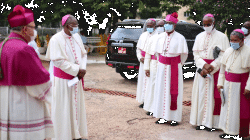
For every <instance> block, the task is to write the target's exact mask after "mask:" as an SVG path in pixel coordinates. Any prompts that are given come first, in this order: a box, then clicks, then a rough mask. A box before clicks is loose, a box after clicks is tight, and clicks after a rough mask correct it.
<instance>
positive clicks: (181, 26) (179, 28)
mask: <svg viewBox="0 0 250 140" xmlns="http://www.w3.org/2000/svg"><path fill="white" fill-rule="evenodd" d="M175 31H177V32H178V33H180V34H182V35H183V36H184V37H185V38H186V39H190V38H191V37H190V34H189V32H190V31H189V29H188V28H187V27H186V25H185V24H177V25H176V28H175Z"/></svg>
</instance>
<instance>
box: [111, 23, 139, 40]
mask: <svg viewBox="0 0 250 140" xmlns="http://www.w3.org/2000/svg"><path fill="white" fill-rule="evenodd" d="M142 30H143V28H142V25H118V26H117V28H116V30H115V31H114V33H113V34H112V35H111V38H116V39H121V38H129V39H139V37H140V35H141V34H142Z"/></svg>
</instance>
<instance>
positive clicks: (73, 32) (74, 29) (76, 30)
mask: <svg viewBox="0 0 250 140" xmlns="http://www.w3.org/2000/svg"><path fill="white" fill-rule="evenodd" d="M72 28H73V31H70V33H71V35H73V34H75V33H78V27H72Z"/></svg>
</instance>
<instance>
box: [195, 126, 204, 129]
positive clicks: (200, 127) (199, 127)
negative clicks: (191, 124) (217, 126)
mask: <svg viewBox="0 0 250 140" xmlns="http://www.w3.org/2000/svg"><path fill="white" fill-rule="evenodd" d="M195 129H196V130H203V129H205V127H204V126H202V125H200V126H196V128H195Z"/></svg>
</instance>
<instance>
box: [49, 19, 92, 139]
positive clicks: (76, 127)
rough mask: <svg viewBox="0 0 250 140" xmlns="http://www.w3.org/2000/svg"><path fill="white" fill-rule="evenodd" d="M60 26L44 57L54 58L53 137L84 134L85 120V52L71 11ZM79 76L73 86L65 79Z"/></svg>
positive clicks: (80, 136)
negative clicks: (61, 28) (61, 27)
mask: <svg viewBox="0 0 250 140" xmlns="http://www.w3.org/2000/svg"><path fill="white" fill-rule="evenodd" d="M62 25H63V27H64V28H63V30H62V31H60V32H58V33H57V34H55V35H54V36H52V38H51V39H50V42H49V47H48V50H47V54H46V57H47V58H48V59H50V60H51V61H52V62H53V65H54V66H53V65H51V66H52V67H53V75H52V77H51V79H52V81H53V82H52V83H53V85H52V92H53V100H52V121H53V124H54V129H55V139H56V140H71V139H79V138H87V136H88V134H87V121H86V110H85V98H84V90H83V87H84V84H83V77H84V75H85V73H86V63H87V52H86V50H85V49H84V46H83V42H82V39H81V37H80V35H79V34H78V33H77V32H78V22H77V20H76V18H75V17H73V16H72V15H66V16H64V17H63V18H62ZM74 77H78V79H80V80H79V81H78V82H76V84H75V85H73V86H70V87H69V86H68V81H69V80H72V79H74Z"/></svg>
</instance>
